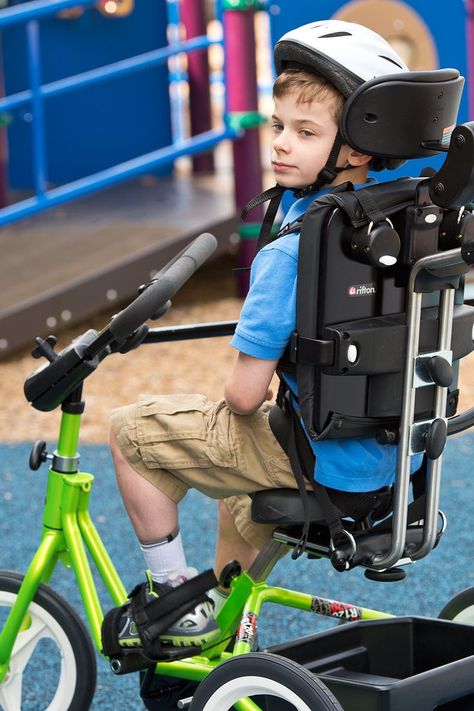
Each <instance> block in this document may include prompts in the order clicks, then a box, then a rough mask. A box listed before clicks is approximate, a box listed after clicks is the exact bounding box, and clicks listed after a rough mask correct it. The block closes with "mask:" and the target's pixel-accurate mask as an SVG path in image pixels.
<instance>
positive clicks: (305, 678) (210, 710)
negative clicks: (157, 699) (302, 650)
mask: <svg viewBox="0 0 474 711" xmlns="http://www.w3.org/2000/svg"><path fill="white" fill-rule="evenodd" d="M246 698H250V699H251V700H252V701H253V702H254V704H256V705H257V708H258V709H261V710H262V711H343V710H342V706H341V705H340V704H339V702H338V701H337V699H336V698H335V697H334V696H333V695H332V693H331V692H330V691H329V689H328V688H327V687H326V686H325V685H324V684H323V683H322V682H321V681H319V679H317V678H316V677H315V676H313V674H311V672H309V671H308V670H307V669H305V668H304V667H302V666H300V665H299V664H296V662H293V661H291V660H290V659H285V658H284V657H279V656H278V655H276V654H266V653H260V652H252V653H250V654H243V655H242V656H238V657H232V658H231V659H228V660H227V661H225V662H223V663H222V664H220V665H219V666H218V667H216V668H215V669H213V671H212V672H211V673H210V674H208V676H207V677H206V678H205V679H204V681H202V682H201V683H200V684H199V686H198V688H197V690H196V693H195V694H194V696H193V700H192V702H191V706H190V711H230V710H231V709H233V708H234V704H235V703H236V702H237V701H241V700H242V699H246Z"/></svg>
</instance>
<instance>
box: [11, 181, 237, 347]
mask: <svg viewBox="0 0 474 711" xmlns="http://www.w3.org/2000/svg"><path fill="white" fill-rule="evenodd" d="M236 227H237V219H236V217H235V210H234V203H233V190H232V180H231V177H230V176H225V175H224V176H223V175H218V176H202V177H193V178H191V177H172V178H150V177H147V178H144V179H139V180H136V181H132V182H129V183H124V184H122V185H119V186H116V187H114V188H110V189H108V190H105V191H102V192H101V193H97V194H95V195H92V196H90V197H88V198H84V199H82V200H80V201H76V202H74V203H70V204H68V205H66V206H63V207H60V208H55V209H53V210H50V211H47V212H45V213H42V214H40V215H37V216H35V217H32V218H29V219H26V220H23V221H21V222H19V223H17V224H14V225H12V226H9V227H6V228H4V229H3V230H1V231H0V254H1V255H2V256H1V259H0V357H1V356H2V355H6V354H11V353H12V352H13V351H15V350H16V349H18V348H20V347H22V346H23V345H25V344H26V343H31V340H32V338H33V337H34V336H35V335H39V334H43V335H44V334H48V333H52V332H53V333H54V332H57V331H59V330H60V329H61V328H62V327H64V326H70V325H72V324H73V323H75V322H78V321H80V320H82V319H84V318H87V317H88V316H91V315H92V314H94V313H97V312H98V311H100V310H103V309H105V308H110V307H111V306H113V304H114V303H117V304H120V303H121V302H123V301H125V300H127V299H129V298H131V297H133V295H134V294H136V289H137V286H138V285H139V284H141V283H143V282H146V281H147V280H148V279H149V278H150V276H151V275H152V274H153V272H154V271H155V270H156V269H158V268H160V267H161V266H163V265H164V264H165V263H166V262H167V261H168V260H169V259H170V258H171V257H172V256H174V254H176V252H177V251H178V250H179V249H181V248H182V247H183V246H184V245H185V244H187V243H188V242H189V241H191V240H192V239H193V238H194V237H195V236H196V235H198V234H199V233H201V232H204V231H209V232H213V233H214V234H215V235H216V237H217V239H218V242H219V249H218V251H219V252H220V253H222V252H224V251H227V250H228V248H229V241H230V240H231V235H232V233H234V232H235V229H236Z"/></svg>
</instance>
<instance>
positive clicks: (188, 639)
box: [118, 571, 219, 648]
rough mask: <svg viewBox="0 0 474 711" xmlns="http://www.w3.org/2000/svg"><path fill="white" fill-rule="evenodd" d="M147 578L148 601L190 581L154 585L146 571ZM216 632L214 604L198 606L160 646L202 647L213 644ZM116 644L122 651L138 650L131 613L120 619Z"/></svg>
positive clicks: (168, 632) (172, 580) (179, 578)
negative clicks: (125, 649)
mask: <svg viewBox="0 0 474 711" xmlns="http://www.w3.org/2000/svg"><path fill="white" fill-rule="evenodd" d="M190 572H191V571H190ZM189 577H193V576H192V575H190V576H189ZM147 578H148V592H147V599H149V600H150V601H151V600H153V599H154V598H158V597H160V595H163V594H164V593H165V592H168V591H169V590H172V589H173V588H176V587H178V586H179V585H182V584H183V583H185V582H186V581H187V580H188V579H189V578H187V577H185V576H184V575H179V576H175V577H173V578H170V579H169V581H167V582H166V583H156V582H155V581H154V580H152V579H151V576H150V573H149V571H147ZM218 632H219V628H218V626H217V623H216V620H215V617H214V603H213V602H212V600H209V601H206V602H200V603H198V604H197V605H196V607H195V608H194V609H192V610H190V611H189V612H187V613H186V614H185V615H183V617H180V618H179V620H176V622H174V623H173V624H172V625H171V627H169V628H168V629H167V630H166V632H163V633H162V634H161V635H160V642H162V644H164V645H170V646H173V647H192V646H197V647H201V646H203V645H204V644H208V643H209V642H212V641H213V639H214V638H215V637H216V636H217V634H218ZM118 641H119V645H120V646H121V647H127V648H130V647H141V644H142V643H141V640H140V636H139V634H138V630H137V626H136V624H135V621H134V619H133V617H132V614H131V611H127V610H126V611H125V613H124V614H123V615H122V617H121V618H120V621H119V634H118Z"/></svg>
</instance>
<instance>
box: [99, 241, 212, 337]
mask: <svg viewBox="0 0 474 711" xmlns="http://www.w3.org/2000/svg"><path fill="white" fill-rule="evenodd" d="M216 247H217V240H216V238H215V237H214V235H211V234H209V232H205V233H204V234H202V235H199V237H196V239H195V240H194V241H193V242H191V244H190V245H189V246H188V247H187V248H186V249H184V250H183V252H182V253H181V255H180V256H179V257H178V258H177V259H176V260H175V261H173V262H172V263H171V265H170V266H169V267H165V268H164V271H163V273H161V274H160V275H159V276H158V277H157V278H156V280H155V281H154V282H152V283H151V284H150V286H148V287H147V288H146V289H145V291H143V292H142V293H141V294H140V296H138V297H137V298H136V299H135V300H134V301H132V303H131V304H129V305H128V306H127V307H126V308H125V309H123V311H120V313H119V314H117V316H115V318H114V319H113V320H112V321H111V322H110V324H109V330H110V332H111V333H112V335H113V336H114V337H115V338H127V337H128V336H129V335H130V334H131V333H133V331H135V330H136V329H137V328H138V327H139V326H141V325H142V323H144V322H145V321H147V320H148V319H149V318H151V317H152V316H153V315H154V314H156V312H157V311H158V310H159V309H160V308H161V306H162V305H163V304H164V303H166V301H168V299H171V298H172V297H173V296H174V295H175V294H176V292H177V291H178V290H179V289H180V288H181V287H182V286H183V284H184V283H185V282H186V281H187V280H188V279H189V278H190V277H191V276H192V275H193V274H194V272H195V271H196V270H197V269H199V267H200V266H201V265H202V264H203V263H204V262H205V261H206V259H208V257H210V256H211V254H212V253H213V252H214V250H215V249H216Z"/></svg>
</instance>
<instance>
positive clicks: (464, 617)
mask: <svg viewBox="0 0 474 711" xmlns="http://www.w3.org/2000/svg"><path fill="white" fill-rule="evenodd" d="M453 622H461V623H462V624H464V625H474V605H469V607H465V608H464V610H461V612H460V613H459V614H457V615H456V616H455V617H453Z"/></svg>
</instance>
